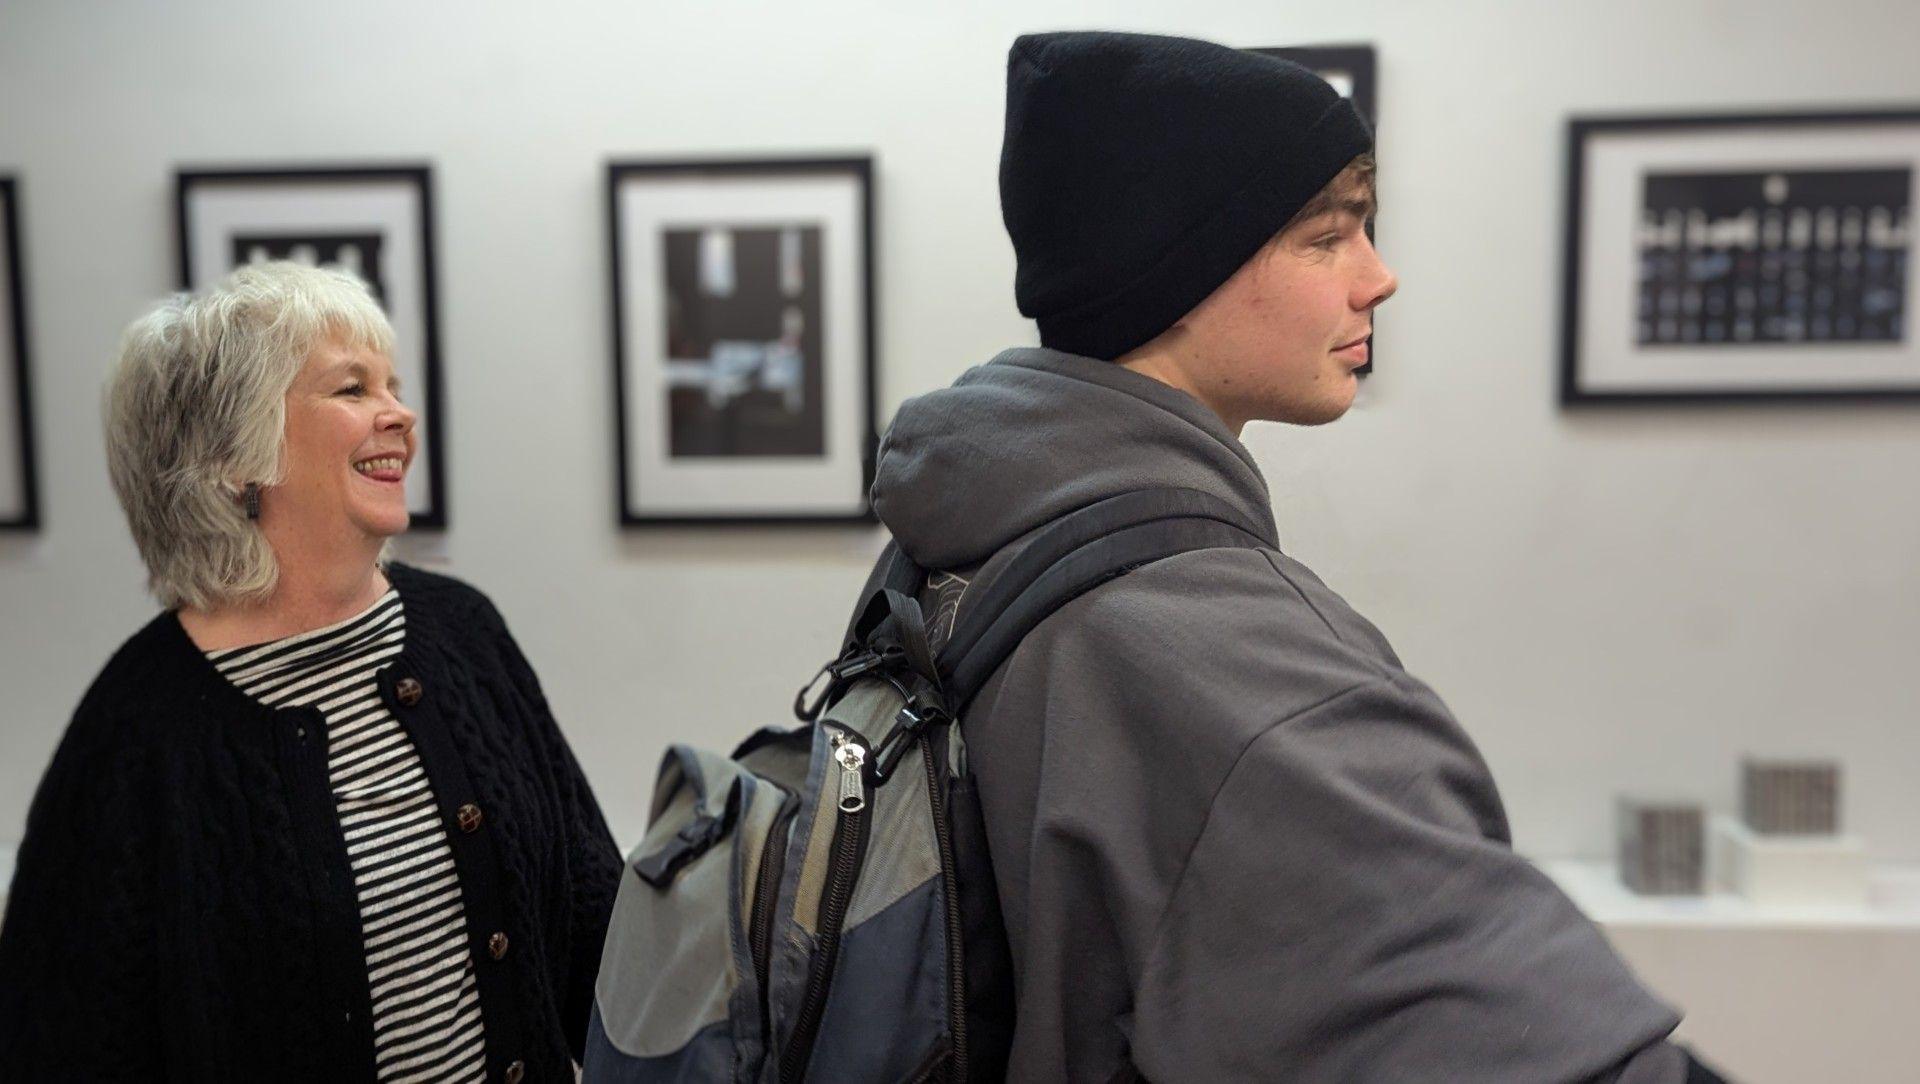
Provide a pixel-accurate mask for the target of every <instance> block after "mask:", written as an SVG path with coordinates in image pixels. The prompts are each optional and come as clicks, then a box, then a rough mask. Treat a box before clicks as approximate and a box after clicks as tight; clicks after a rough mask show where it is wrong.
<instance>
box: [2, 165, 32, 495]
mask: <svg viewBox="0 0 1920 1084" xmlns="http://www.w3.org/2000/svg"><path fill="white" fill-rule="evenodd" d="M25 263H26V260H25V257H23V256H22V255H21V241H20V188H19V186H18V185H17V184H15V183H14V179H13V178H12V177H7V176H0V530H14V531H30V530H34V529H36V528H38V527H39V526H40V498H39V489H38V483H37V473H36V470H35V467H34V462H33V396H32V384H31V381H30V380H29V379H28V373H27V303H26V285H25V283H24V278H25V270H24V265H25Z"/></svg>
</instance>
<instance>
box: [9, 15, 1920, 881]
mask: <svg viewBox="0 0 1920 1084" xmlns="http://www.w3.org/2000/svg"><path fill="white" fill-rule="evenodd" d="M1096 25H1097V26H1102V27H1109V28H1116V29H1137V30H1152V31H1164V32H1178V33H1187V34H1193V35H1198V36H1205V37H1211V38H1215V39H1217V40H1221V41H1225V42H1228V43H1232V44H1237V45H1246V46H1271V45H1290V44H1315V43H1346V42H1371V43H1373V44H1374V45H1375V46H1376V47H1377V48H1378V54H1379V63H1380V80H1381V88H1380V89H1381V94H1380V110H1381V117H1382V123H1381V131H1380V140H1381V151H1380V159H1381V202H1382V205H1383V209H1382V212H1381V215H1380V219H1379V240H1380V245H1381V248H1382V250H1383V252H1384V253H1385V255H1386V257H1387V259H1388V260H1389V262H1390V263H1392V264H1393V265H1394V267H1395V268H1396V270H1397V271H1398V272H1399V274H1400V277H1401V282H1402V287H1401V291H1400V294H1399V296H1398V297H1396V298H1395V299H1394V300H1392V301H1391V302H1390V303H1389V304H1388V305H1387V306H1386V307H1385V308H1384V309H1383V310H1382V311H1381V316H1380V331H1379V334H1378V338H1377V340H1376V342H1377V348H1378V352H1379V373H1378V375H1377V376H1376V377H1374V378H1373V380H1372V381H1371V382H1370V383H1369V384H1368V385H1367V386H1366V388H1365V389H1364V392H1363V395H1362V399H1361V402H1360V405H1359V407H1358V408H1357V409H1356V410H1355V411H1354V412H1353V414H1352V415H1350V416H1349V417H1348V418H1347V419H1345V420H1344V421H1342V422H1340V423H1338V424H1336V425H1333V426H1330V427H1326V428H1323V429H1318V430H1311V431H1307V430H1292V429H1286V428H1280V427H1274V426H1263V425H1256V426H1254V427H1253V428H1252V429H1250V430H1249V432H1248V434H1247V443H1248V444H1249V446H1250V447H1251V448H1252V449H1253V451H1254V453H1255V454H1256V456H1257V457H1258V459H1259V461H1260V464H1261V466H1262V468H1263V469H1264V470H1265V472H1266V474H1267V478H1268V480H1269V482H1270V483H1271V485H1272V488H1273V493H1274V500H1275V505H1276V511H1277V514H1278V518H1279V522H1280V524H1281V533H1282V538H1283V541H1284V543H1285V544H1286V546H1287V548H1288V549H1289V550H1290V551H1291V552H1293V553H1294V554H1296V555H1297V556H1299V557H1300V558H1301V559H1303V560H1304V561H1306V562H1307V563H1308V564H1309V565H1311V566H1313V567H1314V568H1315V569H1316V570H1318V571H1319V572H1320V573H1321V574H1322V576H1323V577H1324V578H1325V579H1326V580H1327V581H1328V582H1329V583H1330V584H1332V585H1333V586H1334V587H1335V588H1336V589H1337V590H1340V591H1342V592H1343V593H1344V594H1346V595H1347V596H1348V598H1350V599H1351V600H1352V601H1353V603H1354V604H1355V605H1356V606H1357V607H1358V609H1359V610H1360V611H1361V612H1362V613H1364V614H1366V615H1368V616H1369V617H1371V618H1372V619H1373V620H1374V621H1375V622H1376V623H1378V624H1379V625H1380V626H1381V627H1382V629H1383V630H1384V631H1385V632H1386V633H1387V635H1388V637H1389V638H1390V639H1391V640H1392V641H1393V643H1394V645H1395V646H1396V648H1397V649H1398V650H1399V652H1400V653H1401V655H1402V657H1403V658H1404V659H1405V661H1406V662H1407V665H1408V667H1409V668H1410V669H1411V670H1413V671H1414V672H1415V673H1416V674H1418V675H1420V676H1422V677H1423V678H1425V679H1426V680H1427V681H1429V682H1430V683H1431V684H1432V685H1434V686H1435V687H1436V688H1437V689H1438V690H1439V691H1440V693H1441V694H1442V695H1443V696H1444V697H1445V698H1446V699H1447V701H1448V703H1449V704H1450V705H1451V706H1452V707H1453V709H1454V711H1455V713H1456V714H1457V715H1458V716H1459V717H1460V719H1461V720H1462V722H1463V723H1464V724H1465V725H1466V727H1467V729H1468V730H1469V731H1470V732H1471V733H1472V734H1473V735H1474V736H1475V737H1476V738H1477V739H1478V741H1479V742H1480V744H1481V747H1482V748H1483V750H1484V751H1485V753H1486V755H1487V757H1488V759H1489V760H1490V761H1491V763H1492V766H1493V769H1494V773H1495V776H1496V778H1497V779H1498V780H1499V781H1500V784H1501V786H1502V789H1503V791H1504V794H1505V796H1506V799H1507V802H1508V806H1509V812H1510V814H1511V816H1512V819H1513V822H1514V826H1515V830H1516V836H1517V840H1518V842H1519V844H1520V846H1521V847H1522V848H1524V849H1525V850H1527V851H1528V852H1530V853H1533V854H1538V855H1575V854H1591V855H1598V854H1603V853H1605V852H1607V851H1608V850H1609V849H1610V846H1611V832H1612V829H1611V815H1612V799H1613V796H1614V794H1615V792H1616V791H1619V790H1622V789H1632V790H1636V791H1647V792H1653V793H1660V794H1680V795H1697V796H1699V797H1700V798H1702V799H1705V800H1707V801H1709V802H1711V803H1713V804H1715V805H1716V806H1718V807H1720V808H1723V809H1727V808H1731V806H1732V802H1733V798H1734V792H1735V773H1736V763H1737V759H1738V757H1739V756H1740V754H1741V753H1742V752H1743V751H1754V752H1762V753H1804V754H1813V755H1834V756H1838V757H1839V758H1840V759H1841V760H1842V761H1843V762H1844V764H1845V767H1846V770H1847V776H1846V789H1847V794H1846V807H1845V809H1846V816H1847V821H1848V823H1849V825H1850V826H1851V827H1852V828H1855V829H1857V830H1858V831H1859V832H1861V833H1863V834H1864V835H1865V836H1866V837H1867V839H1868V841H1869V843H1870V845H1871V848H1872V851H1873V852H1874V854H1875V855H1876V856H1877V857H1879V858H1881V859H1887V860H1920V680H1916V676H1915V670H1916V664H1917V663H1920V405H1912V404H1910V405H1905V406H1900V405H1877V406H1873V405H1870V406H1839V405H1791V406H1789V405H1780V406H1768V407H1737V408H1699V407H1692V408H1666V409H1624V410H1622V409H1615V410H1608V411H1605V412H1590V413H1580V414H1569V413H1566V412H1563V411H1562V410H1560V409H1559V408H1558V407H1557V406H1556V405H1555V398H1554V396H1555V370H1556V365H1557V343H1558V333H1557V326H1558V324H1557V321H1558V315H1557V312H1558V308H1559V296H1560V290H1559V271H1560V259H1561V241H1560V238H1561V217H1560V216H1561V210H1562V200H1563V193H1564V189H1565V176H1564V169H1565V165H1564V161H1565V148H1564V140H1565V120H1566V118H1567V117H1568V116H1569V115H1570V114H1576V113H1622V112H1639V111H1663V112H1682V113H1697V112H1709V111H1714V110H1732V109H1740V110H1765V109H1772V108H1775V107H1779V108H1803V107H1804V108H1816V107H1822V106H1850V105H1893V104H1902V103H1906V104H1912V103H1920V66H1916V64H1915V62H1914V57H1913V43H1914V42H1916V41H1920V6H1916V5H1913V4H1896V3H1876V2H1870V0H1831V2H1826V3H1820V4H1811V3H1730V2H1700V0H1696V2H1691V3H1677V2H1673V0H1662V2H1639V0H1635V2H1621V0H1581V2H1554V3H1545V2H1541V3H1519V2H1514V3H1489V2H1477V3H1476V2H1457V0H1456V2H1452V3H1444V4H1442V3H1413V2H1406V3H1385V2H1381V3H1362V2H1353V0H1346V2H1342V3H1271V2H1266V3H1259V2H1253V0H1232V2H1229V0H1183V2H1180V3H1173V2H1168V0H1162V2H1159V3H1112V2H1109V3H1105V4H1100V5H1091V4H1073V3H1062V2H1053V0H1022V2H1020V3H1017V4H1016V3H994V4H985V3H980V4H969V5H965V7H964V9H962V7H961V6H960V5H940V6H935V5H909V4H879V3H875V4H851V3H831V4H828V3H813V4H793V3H789V4H744V3H712V4H664V3H634V2H603V3H592V4H586V3H555V4H543V5H533V4H499V3H476V2H468V3H460V4H454V3H418V2H404V3H394V2H380V3H374V2H370V0H347V2H341V3H334V4H329V5H284V4H259V3H242V2H239V0H231V2H228V0H222V2H217V3H214V2H207V3H171V4H151V3H135V2H125V3H101V2H92V0H65V2H56V0H0V173H5V172H11V173H14V174H16V175H17V176H18V177H19V179H20V198H21V203H22V210H23V212H24V214H23V218H22V228H23V232H24V235H25V241H26V246H27V263H26V267H25V271H26V279H27V281H26V286H27V291H28V316H29V318H30V320H31V333H32V339H31V348H32V351H33V354H32V361H33V377H34V384H35V387H34V393H35V399H36V408H37V420H38V428H39V433H40V448H39V461H40V468H41V482H42V492H43V494H44V497H43V504H44V508H43V518H44V522H45V526H44V528H43V529H42V530H41V531H40V532H39V533H37V534H30V535H22V536H0V693H3V694H4V695H0V850H4V849H5V848H6V847H8V846H10V845H11V844H12V843H14V842H15V841H17V839H18V837H19V835H20V832H21V830H22V827H23V825H24V821H25V817H26V810H27V805H28V802H29V800H30V797H31V793H32V790H33V786H34V784H35V782H36V780H37V779H38V778H39V775H40V773H41V771H42V770H43V768H44V766H45V764H46V761H47V759H48V757H49V756H50V755H51V753H52V750H53V748H54V745H55V743H56V741H57V740H58V738H59V736H60V733H61V731H62V729H63V727H64V726H65V725H66V721H67V718H68V716H69V714H70V713H71V711H72V709H73V707H74V705H75V704H76V703H77V702H78V700H79V698H80V696H81V694H82V692H83V691H84V690H85V688H86V686H87V683H88V682H89V681H90V680H91V678H92V677H93V675H94V673H95V672H96V671H97V669H98V668H99V666H100V665H101V663H102V662H104V660H105V659H106V657H107V656H108V654H109V653H110V652H111V651H112V650H113V649H114V648H115V646H117V645H118V644H119V643H120V642H121V641H122V640H123V639H124V638H125V637H126V636H127V635H129V634H130V633H131V632H132V631H133V630H134V629H135V628H137V627H138V626H139V625H140V624H141V623H142V622H144V621H145V620H147V618H148V617H149V616H150V615H151V613H152V612H153V606H152V603H151V602H150V600H149V599H148V598H147V597H146V596H145V595H144V593H143V589H142V578H143V573H142V569H141V567H140V565H139V562H138V560H137V559H136V556H135V552H134V549H133V546H132V544H131V542H130V540H129V539H128V537H127V533H126V530H125V527H124V524H123V522H122V520H121V517H120V513H119V509H118V507H117V506H116V504H115V503H114V500H113V497H112V494H111V491H110V489H109V487H108V484H107V478H106V469H105V460H104V454H103V451H102V445H101V435H100V424H99V407H98V403H99V394H100V389H101V386H102V381H103V379H104V375H105V373H106V371H107V368H108V366H109V364H110V362H111V360H112V358H113V354H114V348H115V344H116V341H117V339H118V336H119V332H120V329H121V328H122V327H123V326H124V325H125V324H126V322H127V321H128V320H129V319H131V318H132V317H133V316H134V315H136V314H137V313H138V312H139V311H140V310H141V309H142V307H143V306H145V305H146V304H148V303H149V302H150V301H151V300H152V299H154V298H156V297H158V296H159V295H161V294H163V293H164V292H166V291H167V290H168V289H170V288H171V287H172V286H173V276H174V267H175V260H174V255H173V237H172V229H173V224H172V212H173V208H172V202H171V200H172V187H171V183H172V182H171V178H172V170H173V169H174V167H175V166H176V165H182V164H185V165H202V166H207V165H227V164H256V163H257V164H293V163H316V164H325V163H329V162H336V161H350V162H361V161H368V160H373V161H381V160H398V161H417V160H424V161H427V162H430V163H431V164H432V165H433V168H434V184H435V198H436V201H437V217H436V222H435V226H436V231H437V236H438V239H439V246H440V248H439V253H438V269H439V283H438V285H439V296H440V317H441V322H442V328H441V344H442V352H443V365H444V380H445V403H446V414H445V416H444V417H443V418H441V419H440V420H439V421H440V432H441V434H442V440H443V442H445V443H443V444H442V453H443V454H445V455H446V456H447V481H448V492H447V502H448V510H449V514H450V517H451V527H450V528H449V529H448V530H447V531H446V532H445V533H444V534H443V535H438V536H428V537H421V538H413V539H409V540H408V542H407V543H406V545H405V547H404V550H405V552H406V553H408V554H410V555H411V556H412V557H413V558H414V559H417V560H419V561H420V562H422V563H424V564H428V565H430V566H433V567H440V568H445V569H449V570H451V571H452V572H454V573H455V574H457V575H460V576H462V577H465V578H467V579H469V580H471V581H472V582H474V583H475V584H477V585H479V586H480V587H482V588H483V589H484V590H486V591H487V592H489V593H490V594H491V595H492V596H493V598H494V599H495V600H496V602H497V603H498V604H499V606H500V608H501V609H502V611H503V612H504V613H505V614H506V615H507V617H508V620H509V621H510V622H511V624H512V626H513V628H514V630H515V632H516V634H517V635H518V637H519V639H520V641H521V643H522V645H523V646H524V647H525V649H526V651H527V653H528V655H529V656H530V657H531V658H532V659H533V661H534V663H535V666H536V668H537V669H538V671H539V673H540V675H541V677H542V679H543V681H544V683H545V686H546V689H547V691H548V695H549V697H550V699H551V701H552V703H553V706H554V708H555V710H556V713H557V714H558V716H559V717H560V719H561V721H562V724H563V726H564V727H565V728H566V730H567V732H568V734H569V735H570V736H571V738H572V741H573V744H574V748H575V749H576V751H577V752H578V754H579V755H580V758H581V759H582V761H583V762H584V763H585V766H586V770H587V773H588V775H589V776H590V777H591V778H592V781H593V783H594V785H595V787H596V789H597V791H598V793H599V795H600V798H601V801H602V804H603V805H604V807H605V809H606V812H607V815H608V817H609V820H610V821H611V823H612V825H613V828H614V832H615V834H616V835H617V836H618V838H619V839H620V842H621V843H622V845H623V846H625V845H627V844H630V843H631V842H632V841H634V840H635V839H636V838H637V837H638V834H639V832H640V831H641V828H642V826H643V824H644V818H645V800H646V797H647V794H648V791H649V788H650V785H651V779H652V775H653V771H654V768H655V766H656V764H657V761H658V757H659V754H660V752H661V750H662V748H663V746H664V745H665V744H666V743H668V742H673V741H694V742H700V743H703V744H708V745H713V746H720V747H725V746H728V745H729V744H730V743H731V742H732V741H733V740H734V739H736V738H737V737H739V736H741V735H743V734H745V733H746V732H748V731H749V730H751V729H752V728H754V727H757V726H760V725H763V724H766V723H770V722H778V721H780V720H781V719H783V718H784V717H785V715H786V712H787V705H788V704H790V702H791V700H792V696H793V692H794V690H795V689H796V688H797V687H798V686H799V685H800V684H801V683H802V682H803V681H805V680H806V679H807V677H808V676H809V675H810V674H811V673H813V671H814V669H815V668H816V667H817V666H818V664H819V663H820V662H822V661H823V659H824V657H825V656H826V655H827V654H829V653H830V652H831V650H832V641H833V638H834V636H835V635H836V634H837V632H838V630H839V628H840V626H841V623H842V622H843V621H844V618H845V611H846V609H847V608H848V607H849V606H850V605H851V602H852V595H853V592H854V591H855V590H856V588H857V587H858V585H859V584H860V582H861V580H862V578H863V576H864V574H865V572H866V569H867V566H868V564H869V562H870V561H871V559H872V558H873V556H874V555H875V554H876V553H877V552H878V550H879V548H880V546H881V544H882V542H883V538H882V537H881V535H880V533H879V531H878V530H877V529H845V528H812V529H736V530H711V529H708V530H693V529H665V530H644V531H625V532H623V531H621V530H618V529H617V528H616V527H615V526H614V522H615V505H614V481H613V477H614V475H613V472H614V435H613V414H612V405H611V388H612V381H611V373H610V366H611V361H610V344H609V311H608V309H609V300H608V284H607V240H606V229H607V225H606V208H605V196H604V173H605V163H606V162H607V160H608V159H609V158H610V157H620V158H646V157H661V158H676V157H694V156H707V155H745V156H776V155H783V154H804V155H816V154H841V153H849V152H871V153H873V154H874V155H875V156H876V158H877V173H876V178H877V180H876V185H877V187H876V196H877V208H878V210H877V220H876V240H877V248H876V259H877V264H878V275H879V279H878V317H879V337H878V342H877V348H878V349H877V354H878V362H879V374H880V375H879V381H880V382H879V388H878V402H879V404H880V411H881V421H882V423H883V424H884V421H885V419H886V418H888V417H890V416H891V414H892V412H893V410H894V408H895V407H896V406H897V405H898V403H899V402H900V401H901V400H902V399H903V398H905V397H908V396H911V395H914V394H917V393H919V392H923V391H926V390H928V389H931V388H934V387H938V386H941V385H944V384H946V383H948V382H949V381H951V380H952V379H953V377H954V376H955V375H957V374H958V373H959V372H960V371H961V370H962V369H963V368H965V367H966V366H968V365H970V364H974V363H977V362H980V361H983V360H985V359H986V358H988V357H989V356H991V355H992V354H993V352H994V351H995V350H997V349H998V348H1000V347H1002V346H1006V345H1011V344H1019V343H1027V342H1031V341H1033V332H1032V329H1031V325H1030V324H1028V323H1027V322H1025V321H1023V320H1022V319H1021V318H1020V317H1019V315H1018V314H1017V313H1016V311H1015V310H1014V306H1013V296H1012V278H1013V256H1012V251H1011V248H1010V246H1009V244H1008V243H1007V241H1006V238H1005V235H1004V233H1003V232H1002V230H1001V227H1000V221H999V209H998V203H997V194H996V188H995V177H996V166H997V156H998V153H999V140H1000V123H1001V111H1002V106H1003V82H1002V80H1003V65H1004V59H1005V54H1006V49H1007V46H1008V44H1009V42H1010V41H1011V40H1012V38H1013V37H1014V36H1015V35H1016V34H1017V33H1020V32H1023V31H1030V30H1040V29H1059V28H1067V27H1087V26H1096Z"/></svg>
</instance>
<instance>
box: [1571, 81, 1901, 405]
mask: <svg viewBox="0 0 1920 1084" xmlns="http://www.w3.org/2000/svg"><path fill="white" fill-rule="evenodd" d="M1567 174H1568V181H1567V205H1566V224H1565V228H1566V265H1565V273H1564V294H1565V296H1564V301H1563V304H1562V316H1561V365H1560V368H1561V376H1560V398H1561V401H1562V402H1563V403H1565V404H1570V405H1571V404H1588V403H1646V402H1663V401H1740V400H1778V399H1795V398H1801V399H1833V398H1860V399H1868V398H1897V397H1907V396H1920V342H1916V341H1915V339H1914V336H1913V330H1912V316H1913V313H1914V310H1915V306H1916V303H1920V294H1916V283H1915V280H1914V277H1913V274H1912V270H1911V268H1912V260H1911V256H1910V253H1911V248H1912V242H1913V206H1914V202H1915V196H1916V191H1915V188H1914V183H1915V179H1916V177H1920V111H1899V112H1894V111H1877V112H1850V113H1796V114H1784V115H1741V116H1706V117H1609V118H1584V119H1576V120H1574V121H1572V122H1571V124H1570V126H1569V135H1568V167H1567Z"/></svg>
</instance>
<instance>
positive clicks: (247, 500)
mask: <svg viewBox="0 0 1920 1084" xmlns="http://www.w3.org/2000/svg"><path fill="white" fill-rule="evenodd" d="M240 500H241V503H243V504H245V505H246V506H247V518H248V519H259V518H260V483H259V482H248V483H247V488H246V491H245V492H244V493H243V494H242V495H241V498H240Z"/></svg>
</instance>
